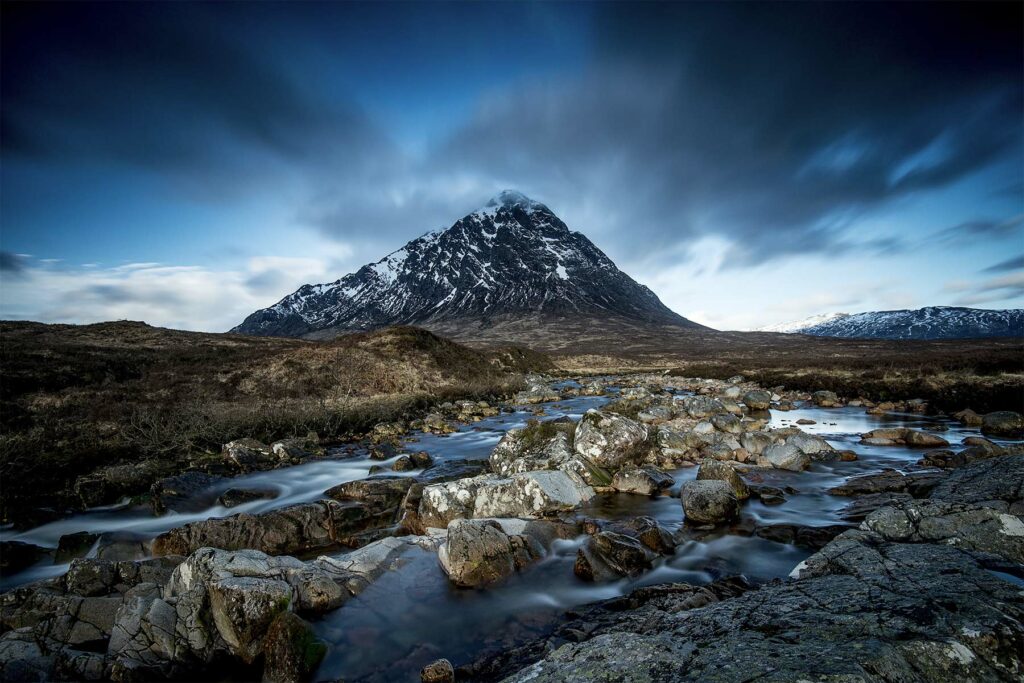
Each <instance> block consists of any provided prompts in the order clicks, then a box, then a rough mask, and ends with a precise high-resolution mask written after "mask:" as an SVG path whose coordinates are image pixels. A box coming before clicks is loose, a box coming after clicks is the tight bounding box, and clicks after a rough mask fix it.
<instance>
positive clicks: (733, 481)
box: [697, 460, 750, 500]
mask: <svg viewBox="0 0 1024 683" xmlns="http://www.w3.org/2000/svg"><path fill="white" fill-rule="evenodd" d="M697 480H698V481H703V480H719V481H724V482H725V483H726V484H728V485H729V488H730V489H732V492H733V495H735V496H736V498H737V500H746V499H747V498H749V497H750V489H749V488H747V485H746V483H744V481H743V479H741V478H740V475H739V474H737V473H736V469H735V468H733V467H732V466H731V465H728V464H726V463H724V462H720V461H718V460H704V461H702V462H701V464H700V467H699V468H698V469H697Z"/></svg>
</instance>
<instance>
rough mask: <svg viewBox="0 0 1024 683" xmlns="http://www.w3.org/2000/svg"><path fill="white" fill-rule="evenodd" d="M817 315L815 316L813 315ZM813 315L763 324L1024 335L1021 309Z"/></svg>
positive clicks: (942, 335) (870, 334)
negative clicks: (778, 322) (792, 320)
mask: <svg viewBox="0 0 1024 683" xmlns="http://www.w3.org/2000/svg"><path fill="white" fill-rule="evenodd" d="M816 318H817V319H816ZM816 318H807V319H806V320H803V321H800V322H795V323H787V324H783V325H775V326H774V327H772V328H763V330H762V331H765V332H792V333H798V334H810V335H813V336H816V337H859V338H869V339H978V338H981V337H1024V309H1020V308H1016V309H1009V310H1005V311H990V310H985V309H980V308H958V307H955V306H928V307H926V308H918V309H915V310H900V311H869V312H867V313H854V314H853V315H850V314H848V313H829V314H826V315H823V316H817V317H816Z"/></svg>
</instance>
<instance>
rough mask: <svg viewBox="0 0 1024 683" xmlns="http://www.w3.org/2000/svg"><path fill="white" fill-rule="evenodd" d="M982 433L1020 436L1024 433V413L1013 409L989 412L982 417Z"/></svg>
mask: <svg viewBox="0 0 1024 683" xmlns="http://www.w3.org/2000/svg"><path fill="white" fill-rule="evenodd" d="M981 433H982V434H992V435H994V436H1010V437H1019V436H1022V435H1024V415H1021V414H1020V413H1016V412H1013V411H1011V410H1001V411H998V412H995V413H988V414H987V415H985V417H984V418H983V419H982V423H981Z"/></svg>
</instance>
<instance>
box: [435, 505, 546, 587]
mask: <svg viewBox="0 0 1024 683" xmlns="http://www.w3.org/2000/svg"><path fill="white" fill-rule="evenodd" d="M541 552H542V551H541V549H540V548H539V547H538V546H537V545H536V543H535V542H533V541H532V540H531V539H530V538H529V537H527V536H519V535H517V536H509V535H508V534H506V533H505V532H504V531H503V530H502V528H501V525H500V524H498V522H496V521H494V520H487V519H456V520H453V521H452V523H451V524H449V525H448V541H447V543H445V544H444V545H442V546H441V547H440V548H439V549H438V554H437V557H438V560H439V561H440V563H441V567H442V568H443V569H444V571H445V574H447V575H448V578H449V580H450V581H451V582H452V583H454V584H455V585H456V586H460V587H463V588H480V587H483V586H487V585H490V584H493V583H497V582H500V581H503V580H505V579H507V578H508V577H509V576H511V575H512V574H514V573H515V572H516V570H517V569H521V568H522V567H524V566H526V565H527V564H529V563H530V562H532V561H533V560H534V559H536V558H537V557H539V556H540V554H541Z"/></svg>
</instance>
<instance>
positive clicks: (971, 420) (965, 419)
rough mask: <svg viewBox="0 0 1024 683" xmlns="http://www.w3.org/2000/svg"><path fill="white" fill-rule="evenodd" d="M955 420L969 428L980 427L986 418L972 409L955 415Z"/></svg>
mask: <svg viewBox="0 0 1024 683" xmlns="http://www.w3.org/2000/svg"><path fill="white" fill-rule="evenodd" d="M953 419H955V420H957V421H958V422H959V423H960V424H962V425H964V426H967V427H980V426H981V425H982V424H983V423H984V418H982V416H981V415H978V414H977V413H976V412H974V411H973V410H971V409H970V408H967V409H965V410H961V411H960V412H958V413H953Z"/></svg>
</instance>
